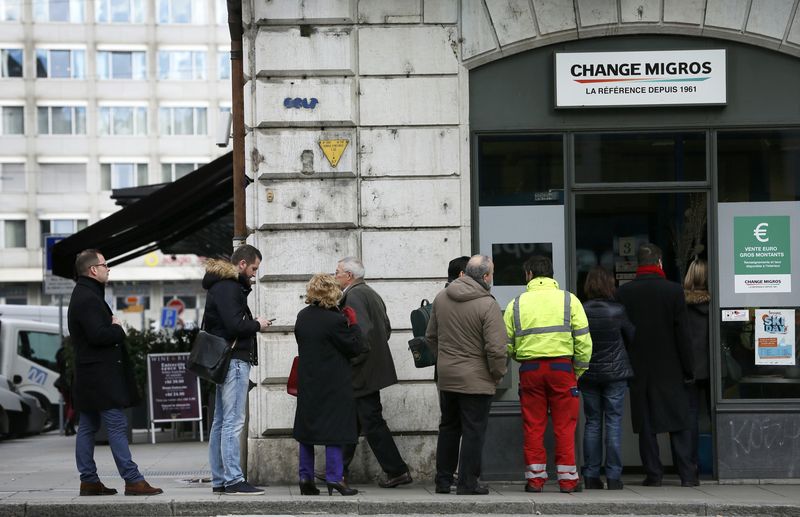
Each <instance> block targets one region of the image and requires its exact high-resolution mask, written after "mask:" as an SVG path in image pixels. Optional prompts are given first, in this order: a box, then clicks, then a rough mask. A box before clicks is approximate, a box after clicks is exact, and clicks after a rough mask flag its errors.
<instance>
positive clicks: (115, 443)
mask: <svg viewBox="0 0 800 517" xmlns="http://www.w3.org/2000/svg"><path fill="white" fill-rule="evenodd" d="M109 271H110V269H109V267H108V264H106V259H105V257H103V254H102V253H100V252H99V251H98V250H93V249H90V250H84V251H82V252H80V253H78V256H77V258H76V259H75V273H76V274H77V280H76V283H75V289H74V290H73V291H72V297H71V298H70V301H69V310H68V312H67V322H68V323H67V324H68V326H69V333H70V336H71V337H72V344H73V346H74V347H75V380H74V383H73V390H74V393H73V402H74V404H75V408H76V409H77V410H78V411H79V413H80V424H79V427H78V433H77V436H76V439H75V461H76V463H77V466H78V471H79V472H80V477H81V486H80V495H87V496H88V495H114V494H116V493H117V491H116V490H114V489H113V488H107V487H106V486H104V485H103V483H102V482H101V481H100V478H99V477H98V476H97V465H96V464H95V462H94V437H95V433H96V432H97V430H98V429H99V428H100V421H101V420H102V421H103V422H105V424H106V429H107V430H108V444H109V446H110V447H111V454H112V455H113V456H114V462H115V463H116V465H117V470H119V475H120V476H121V477H122V479H124V480H125V495H156V494H161V493H163V490H161V489H160V488H155V487H152V486H150V484H148V483H147V481H145V479H144V476H142V474H141V473H140V472H139V467H138V466H137V465H136V463H134V462H133V459H132V458H131V451H130V448H129V447H128V420H127V417H126V416H125V413H124V412H123V409H124V408H127V407H131V406H134V405H136V404H137V403H138V401H139V396H138V392H137V389H136V382H135V380H134V377H133V367H132V365H131V364H130V360H129V358H128V351H127V349H126V348H125V330H124V329H123V328H122V325H121V323H120V320H119V319H117V318H116V317H115V316H114V315H113V314H112V313H111V308H110V307H109V306H108V304H107V303H106V301H105V297H104V294H105V284H106V283H107V282H108V275H109Z"/></svg>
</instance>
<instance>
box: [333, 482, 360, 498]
mask: <svg viewBox="0 0 800 517" xmlns="http://www.w3.org/2000/svg"><path fill="white" fill-rule="evenodd" d="M326 484H327V486H328V495H333V491H334V490H336V491H337V492H339V493H340V494H342V495H356V494H357V493H358V490H356V489H355V488H350V487H349V486H347V484H346V483H345V482H344V480H342V481H341V482H340V483H331V482H330V481H328V482H326Z"/></svg>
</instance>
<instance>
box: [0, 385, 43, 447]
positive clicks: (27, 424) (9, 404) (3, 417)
mask: <svg viewBox="0 0 800 517" xmlns="http://www.w3.org/2000/svg"><path fill="white" fill-rule="evenodd" d="M0 411H1V412H2V414H0V435H3V436H24V435H28V434H39V433H41V432H42V430H44V427H45V425H46V424H47V420H48V415H47V411H45V410H44V409H43V408H42V405H41V404H40V403H39V399H38V398H36V397H35V396H33V395H28V394H27V393H20V391H19V390H18V389H17V387H16V386H14V384H13V383H12V382H11V381H9V380H8V378H6V377H5V376H3V375H0Z"/></svg>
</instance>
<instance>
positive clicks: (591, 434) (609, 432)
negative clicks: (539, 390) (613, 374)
mask: <svg viewBox="0 0 800 517" xmlns="http://www.w3.org/2000/svg"><path fill="white" fill-rule="evenodd" d="M580 386H581V391H582V393H583V414H584V416H585V417H586V425H585V427H584V431H583V476H584V477H591V478H596V477H600V467H601V464H602V463H603V427H605V444H606V464H605V471H606V478H608V479H619V478H620V476H622V451H621V448H622V414H623V412H624V407H625V406H624V404H625V391H626V390H627V389H628V383H627V381H613V382H607V383H592V382H582V383H581V385H580ZM603 420H605V426H604V425H603Z"/></svg>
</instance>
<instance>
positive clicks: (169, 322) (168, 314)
mask: <svg viewBox="0 0 800 517" xmlns="http://www.w3.org/2000/svg"><path fill="white" fill-rule="evenodd" d="M177 324H178V310H177V309H176V308H175V307H162V308H161V328H167V329H174V328H175V326H176V325H177Z"/></svg>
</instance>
